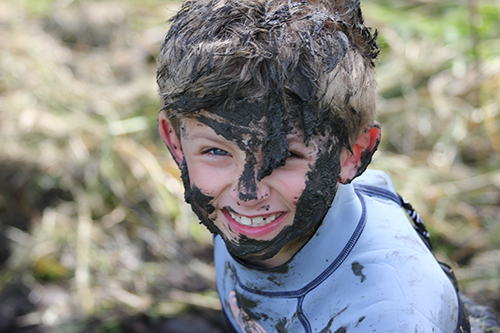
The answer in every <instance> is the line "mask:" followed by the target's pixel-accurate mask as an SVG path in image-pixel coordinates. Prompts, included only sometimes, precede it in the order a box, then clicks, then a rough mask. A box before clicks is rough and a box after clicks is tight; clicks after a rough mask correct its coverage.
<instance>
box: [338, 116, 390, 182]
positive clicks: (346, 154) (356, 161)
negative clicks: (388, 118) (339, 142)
mask: <svg viewBox="0 0 500 333" xmlns="http://www.w3.org/2000/svg"><path fill="white" fill-rule="evenodd" d="M380 137H381V130H380V124H379V123H378V122H376V121H374V122H373V123H372V124H371V125H369V126H367V127H366V128H365V131H364V132H363V134H361V135H360V136H359V137H358V138H357V139H356V141H355V142H354V145H353V147H352V152H350V151H349V150H347V149H346V148H344V151H343V152H342V157H341V162H342V161H343V162H342V169H341V170H340V175H339V182H340V183H342V184H349V183H350V182H352V180H353V179H354V178H356V177H357V176H359V175H361V174H362V173H363V172H364V171H365V169H366V167H367V166H368V164H370V162H371V161H372V156H373V154H374V153H375V151H376V150H377V147H378V144H379V143H380Z"/></svg>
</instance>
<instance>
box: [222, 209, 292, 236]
mask: <svg viewBox="0 0 500 333" xmlns="http://www.w3.org/2000/svg"><path fill="white" fill-rule="evenodd" d="M222 214H223V215H224V216H225V217H226V220H227V222H228V224H229V226H230V228H231V229H232V230H233V231H235V232H237V233H239V234H242V235H245V236H247V237H251V238H261V237H264V238H266V237H268V236H269V235H270V234H272V233H273V232H275V231H276V230H278V229H280V228H281V227H282V226H281V225H282V224H283V222H284V221H286V217H287V216H288V213H286V212H279V213H274V214H268V215H265V216H255V217H248V216H243V215H239V214H236V213H233V212H229V211H228V210H226V209H222Z"/></svg>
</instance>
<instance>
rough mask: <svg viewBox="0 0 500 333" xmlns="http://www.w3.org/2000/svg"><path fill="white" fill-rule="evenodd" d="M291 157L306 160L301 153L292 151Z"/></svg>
mask: <svg viewBox="0 0 500 333" xmlns="http://www.w3.org/2000/svg"><path fill="white" fill-rule="evenodd" d="M290 154H291V155H290V157H295V158H304V155H303V154H301V153H299V152H296V151H290Z"/></svg>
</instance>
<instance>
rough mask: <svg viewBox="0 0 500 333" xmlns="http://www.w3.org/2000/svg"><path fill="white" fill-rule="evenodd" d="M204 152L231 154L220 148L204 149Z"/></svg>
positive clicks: (219, 154) (220, 154)
mask: <svg viewBox="0 0 500 333" xmlns="http://www.w3.org/2000/svg"><path fill="white" fill-rule="evenodd" d="M205 153H206V154H212V155H217V156H227V155H231V154H229V153H228V152H227V151H225V150H222V149H220V148H211V149H208V150H206V151H205Z"/></svg>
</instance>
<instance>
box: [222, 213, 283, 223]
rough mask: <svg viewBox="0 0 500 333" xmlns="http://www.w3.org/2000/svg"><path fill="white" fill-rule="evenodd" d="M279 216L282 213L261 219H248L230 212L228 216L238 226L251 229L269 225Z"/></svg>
mask: <svg viewBox="0 0 500 333" xmlns="http://www.w3.org/2000/svg"><path fill="white" fill-rule="evenodd" d="M281 214H282V213H278V214H273V215H270V216H268V217H266V218H264V217H261V216H259V217H254V218H250V217H246V216H241V215H236V214H234V213H232V212H229V215H231V217H232V218H233V219H234V220H235V221H236V222H238V223H240V224H243V225H246V226H252V227H260V226H263V225H266V224H268V223H271V222H273V221H274V220H276V218H278V217H279V216H281Z"/></svg>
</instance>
